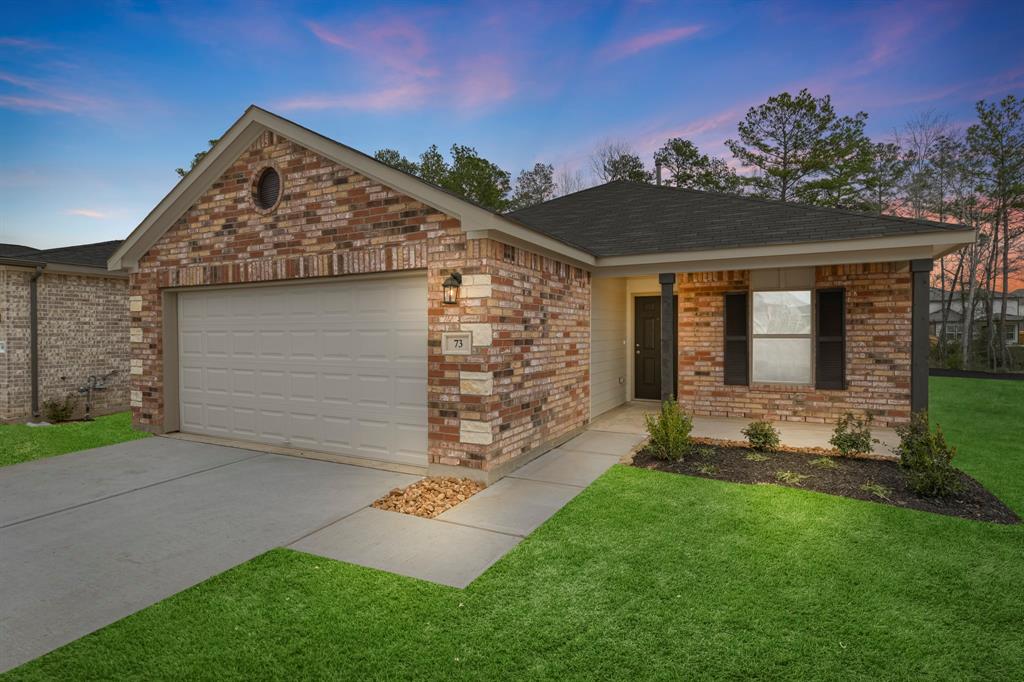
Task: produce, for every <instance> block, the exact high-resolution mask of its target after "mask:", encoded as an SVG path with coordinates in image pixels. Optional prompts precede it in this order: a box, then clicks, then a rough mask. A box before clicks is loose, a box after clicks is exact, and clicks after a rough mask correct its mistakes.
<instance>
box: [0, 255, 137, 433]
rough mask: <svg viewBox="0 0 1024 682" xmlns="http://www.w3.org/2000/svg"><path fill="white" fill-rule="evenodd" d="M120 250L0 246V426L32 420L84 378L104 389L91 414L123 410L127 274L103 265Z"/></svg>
mask: <svg viewBox="0 0 1024 682" xmlns="http://www.w3.org/2000/svg"><path fill="white" fill-rule="evenodd" d="M120 245H121V242H120V241H112V242H101V243H99V244H83V245H81V246H69V247H64V248H59V249H47V250H39V249H33V248H31V247H28V246H19V245H14V244H0V421H23V420H27V419H33V418H36V419H38V418H40V417H41V416H43V415H42V403H43V401H45V400H48V399H51V398H57V399H60V398H64V397H65V396H66V395H68V394H69V393H77V392H78V389H79V388H81V387H82V386H85V385H86V384H87V383H88V381H89V377H90V376H95V377H98V378H105V380H104V383H105V384H106V386H107V387H106V388H104V389H102V390H99V391H96V392H94V394H93V399H92V407H93V413H94V414H104V413H108V412H114V411H117V410H123V409H126V408H127V407H128V275H127V274H126V273H119V272H110V271H109V270H108V269H107V267H106V261H107V259H108V258H109V257H110V256H111V255H112V254H113V253H114V251H116V250H117V247H118V246H120ZM80 403H81V406H80V407H79V410H78V415H81V414H82V412H83V410H84V403H85V401H84V396H83V399H82V400H81V401H80Z"/></svg>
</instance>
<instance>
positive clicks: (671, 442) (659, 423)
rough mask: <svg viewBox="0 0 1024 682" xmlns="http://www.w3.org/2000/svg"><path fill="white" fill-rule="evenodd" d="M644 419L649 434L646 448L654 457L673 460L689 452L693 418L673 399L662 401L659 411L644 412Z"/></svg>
mask: <svg viewBox="0 0 1024 682" xmlns="http://www.w3.org/2000/svg"><path fill="white" fill-rule="evenodd" d="M644 421H645V422H646V423H647V433H648V434H650V436H651V439H650V441H648V443H647V448H648V449H649V450H650V452H651V454H652V455H653V456H654V457H656V458H657V459H661V460H666V461H675V460H678V459H682V457H683V455H685V454H686V453H687V452H689V450H690V430H691V429H692V428H693V420H692V419H691V418H690V416H689V415H688V414H686V413H685V412H683V411H682V410H681V409H679V405H678V404H677V403H676V401H675V400H666V401H664V402H663V403H662V404H661V412H659V413H658V414H645V415H644Z"/></svg>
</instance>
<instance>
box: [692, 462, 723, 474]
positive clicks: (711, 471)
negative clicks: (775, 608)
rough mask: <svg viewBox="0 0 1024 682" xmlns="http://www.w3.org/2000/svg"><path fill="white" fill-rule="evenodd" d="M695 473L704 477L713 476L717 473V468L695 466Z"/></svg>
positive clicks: (707, 465)
mask: <svg viewBox="0 0 1024 682" xmlns="http://www.w3.org/2000/svg"><path fill="white" fill-rule="evenodd" d="M697 471H699V472H700V473H702V474H704V475H705V476H714V475H715V474H716V473H717V472H718V467H716V466H715V465H714V464H699V465H697Z"/></svg>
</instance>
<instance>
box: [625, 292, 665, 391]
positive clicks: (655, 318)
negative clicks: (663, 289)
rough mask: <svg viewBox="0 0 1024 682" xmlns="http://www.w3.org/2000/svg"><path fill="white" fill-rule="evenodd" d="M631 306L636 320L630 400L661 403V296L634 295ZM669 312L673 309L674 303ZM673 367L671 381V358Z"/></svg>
mask: <svg viewBox="0 0 1024 682" xmlns="http://www.w3.org/2000/svg"><path fill="white" fill-rule="evenodd" d="M673 299H675V297H674V296H673ZM633 307H634V311H635V313H634V314H635V318H636V322H635V325H636V326H635V328H634V331H633V341H634V344H635V346H634V349H633V350H634V355H633V357H634V364H633V382H634V383H633V397H634V398H636V399H637V400H661V296H637V297H636V299H635V300H634V304H633ZM672 309H673V311H675V309H676V305H675V302H674V300H673V306H672ZM673 322H674V321H673ZM672 328H673V329H675V328H676V325H675V324H673V325H672ZM674 347H675V344H673V348H674ZM674 355H675V354H674V353H673V356H674ZM672 366H673V371H672V374H673V379H674V378H675V369H674V368H675V358H674V357H673V363H672ZM674 388H675V381H673V389H674ZM673 392H674V391H673Z"/></svg>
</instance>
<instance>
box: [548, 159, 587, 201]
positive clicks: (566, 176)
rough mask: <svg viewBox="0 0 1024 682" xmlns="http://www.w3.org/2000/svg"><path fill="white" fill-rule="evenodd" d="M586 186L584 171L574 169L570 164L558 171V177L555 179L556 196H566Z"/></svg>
mask: <svg viewBox="0 0 1024 682" xmlns="http://www.w3.org/2000/svg"><path fill="white" fill-rule="evenodd" d="M586 188H587V183H586V180H585V179H584V177H583V171H581V170H579V169H578V168H577V169H575V170H572V169H570V168H569V167H568V166H563V167H562V168H561V169H560V170H559V171H558V177H557V178H556V179H555V196H559V197H561V196H565V195H566V194H572V193H574V192H579V191H580V190H583V189H586Z"/></svg>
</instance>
